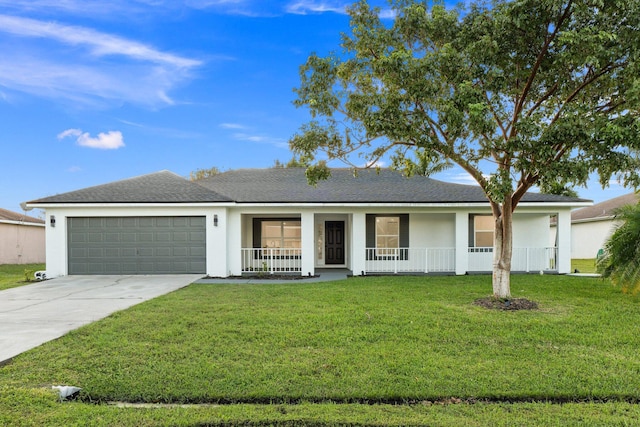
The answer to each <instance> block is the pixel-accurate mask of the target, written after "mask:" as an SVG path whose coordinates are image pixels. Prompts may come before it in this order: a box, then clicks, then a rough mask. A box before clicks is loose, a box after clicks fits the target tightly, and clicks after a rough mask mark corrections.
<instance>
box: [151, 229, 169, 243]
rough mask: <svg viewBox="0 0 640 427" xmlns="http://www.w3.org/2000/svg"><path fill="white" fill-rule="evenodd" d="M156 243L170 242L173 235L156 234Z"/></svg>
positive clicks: (164, 232)
mask: <svg viewBox="0 0 640 427" xmlns="http://www.w3.org/2000/svg"><path fill="white" fill-rule="evenodd" d="M155 240H156V242H170V241H171V233H170V232H168V231H162V232H156V239H155Z"/></svg>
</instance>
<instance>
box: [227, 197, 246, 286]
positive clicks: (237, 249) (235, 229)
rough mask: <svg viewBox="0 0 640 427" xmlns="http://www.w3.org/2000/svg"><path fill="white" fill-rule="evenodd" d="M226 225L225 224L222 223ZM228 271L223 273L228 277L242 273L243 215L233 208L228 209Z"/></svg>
mask: <svg viewBox="0 0 640 427" xmlns="http://www.w3.org/2000/svg"><path fill="white" fill-rule="evenodd" d="M222 226H223V227H224V224H222ZM226 230H227V254H226V260H227V266H226V268H227V271H225V272H224V274H222V277H226V276H227V275H229V274H231V275H232V276H239V275H241V274H242V251H241V249H242V215H241V214H240V212H238V211H235V210H233V209H227V224H226Z"/></svg>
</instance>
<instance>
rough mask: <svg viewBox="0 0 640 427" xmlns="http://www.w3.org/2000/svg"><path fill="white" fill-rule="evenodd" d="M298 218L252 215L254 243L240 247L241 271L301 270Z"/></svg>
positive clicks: (299, 224)
mask: <svg viewBox="0 0 640 427" xmlns="http://www.w3.org/2000/svg"><path fill="white" fill-rule="evenodd" d="M301 225H302V223H301V220H300V219H299V218H253V245H252V246H253V247H252V248H243V249H242V272H243V273H249V272H256V271H257V272H264V273H275V272H292V273H293V272H300V271H301V267H302V249H301V248H302V227H301Z"/></svg>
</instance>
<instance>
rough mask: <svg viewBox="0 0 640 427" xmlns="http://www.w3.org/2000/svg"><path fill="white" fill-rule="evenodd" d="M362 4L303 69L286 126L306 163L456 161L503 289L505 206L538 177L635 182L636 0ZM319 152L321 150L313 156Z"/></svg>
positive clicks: (410, 165)
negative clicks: (292, 119)
mask: <svg viewBox="0 0 640 427" xmlns="http://www.w3.org/2000/svg"><path fill="white" fill-rule="evenodd" d="M392 7H393V9H394V11H395V14H396V16H395V19H394V20H393V21H392V22H388V21H384V20H382V19H381V18H380V14H379V10H378V9H376V8H371V7H370V6H369V5H368V3H367V2H366V1H365V0H363V1H359V2H357V3H355V4H354V5H353V6H352V7H351V8H350V9H349V14H350V16H351V33H350V34H345V35H343V37H342V43H341V47H342V52H339V53H334V54H330V55H327V56H324V57H322V56H319V55H316V54H312V55H310V56H309V58H308V59H307V61H306V63H305V64H304V65H302V66H301V70H300V75H301V82H300V85H299V87H298V88H296V94H297V99H296V100H295V101H294V103H295V105H297V106H299V107H306V108H308V109H309V111H310V113H311V116H312V120H311V121H310V122H309V123H307V124H305V125H303V126H302V127H301V129H300V131H299V132H298V133H297V134H296V135H294V136H293V137H292V139H291V141H290V145H291V148H292V150H293V151H294V153H296V154H297V155H299V156H301V159H302V160H303V161H304V162H309V163H310V164H311V167H310V169H309V170H308V174H307V175H308V176H309V178H310V181H312V182H313V181H314V180H317V179H321V178H323V177H326V176H327V175H328V173H329V172H328V169H327V167H326V166H327V163H326V162H327V161H330V160H333V159H342V160H344V161H347V162H350V163H351V164H352V165H355V166H358V165H365V166H372V165H377V164H379V162H380V161H381V160H387V161H389V160H390V161H391V165H392V166H393V167H394V168H397V169H399V170H402V171H403V172H404V173H406V174H416V173H419V174H425V175H429V174H432V173H434V172H438V171H441V170H442V169H443V168H445V167H448V166H450V165H452V164H456V165H458V166H459V167H461V168H462V169H464V170H465V171H466V172H467V173H469V174H470V175H471V176H472V177H473V178H474V179H475V180H476V181H477V183H478V184H479V185H480V187H481V188H482V189H483V190H484V192H485V194H486V195H487V198H488V200H489V202H490V204H491V208H492V212H493V216H494V219H495V233H494V235H495V242H494V294H495V295H497V296H500V297H508V296H509V295H510V291H509V283H508V273H509V271H510V266H511V250H512V247H511V241H512V236H511V232H512V230H511V226H512V216H511V215H512V213H513V211H514V210H515V209H516V207H517V205H518V203H519V202H520V200H521V198H522V197H523V196H524V194H525V193H526V192H527V191H528V190H530V189H531V188H532V187H534V186H535V187H538V188H540V189H541V190H543V191H547V192H556V193H558V192H562V190H563V189H566V188H569V187H573V186H584V185H586V183H587V181H588V179H589V177H590V176H591V174H593V173H597V174H598V176H599V180H600V183H601V184H602V185H603V186H606V185H608V182H609V180H610V179H611V178H612V177H616V178H619V179H620V180H622V181H623V182H625V183H626V184H628V185H632V186H637V185H638V183H640V176H639V171H640V162H639V160H638V157H637V155H635V154H634V153H637V152H638V151H637V149H638V148H640V123H639V121H638V111H639V108H638V107H639V106H640V63H639V62H638V58H639V55H640V37H639V34H640V0H516V1H505V0H495V1H493V2H491V3H487V2H478V3H472V4H470V5H468V6H466V7H462V8H457V9H447V8H446V7H445V6H444V5H441V4H436V5H433V6H431V7H429V6H428V3H427V2H423V1H416V0H396V1H392ZM320 153H322V155H319V154H320Z"/></svg>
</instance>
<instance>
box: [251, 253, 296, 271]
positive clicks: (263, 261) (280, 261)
mask: <svg viewBox="0 0 640 427" xmlns="http://www.w3.org/2000/svg"><path fill="white" fill-rule="evenodd" d="M301 271H302V249H280V248H276V249H253V248H250V249H245V248H243V249H242V272H243V273H264V274H273V273H300V272H301Z"/></svg>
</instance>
